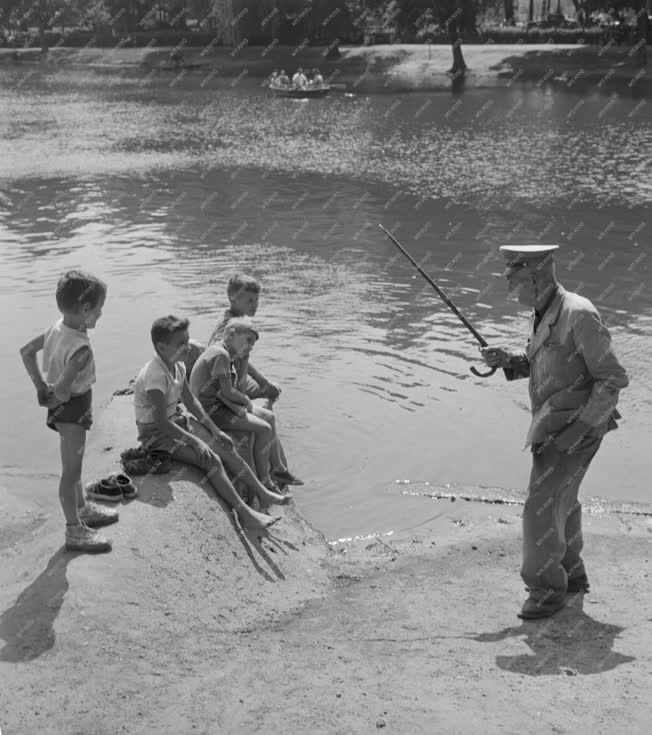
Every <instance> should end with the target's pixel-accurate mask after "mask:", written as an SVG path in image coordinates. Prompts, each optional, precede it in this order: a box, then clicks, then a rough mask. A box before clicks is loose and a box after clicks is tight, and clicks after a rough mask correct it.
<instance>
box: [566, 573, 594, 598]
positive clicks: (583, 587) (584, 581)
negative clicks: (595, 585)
mask: <svg viewBox="0 0 652 735" xmlns="http://www.w3.org/2000/svg"><path fill="white" fill-rule="evenodd" d="M590 587H591V585H590V584H589V578H588V577H587V576H586V574H583V575H582V576H581V577H575V578H574V579H569V580H568V587H567V591H568V593H569V594H571V595H574V594H577V593H578V592H584V593H587V592H588V591H589V588H590Z"/></svg>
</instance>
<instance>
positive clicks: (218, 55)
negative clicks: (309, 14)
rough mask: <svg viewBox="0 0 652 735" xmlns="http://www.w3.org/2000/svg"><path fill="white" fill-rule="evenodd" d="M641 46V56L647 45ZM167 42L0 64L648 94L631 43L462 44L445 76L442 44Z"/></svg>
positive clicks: (376, 85) (4, 54) (391, 86)
mask: <svg viewBox="0 0 652 735" xmlns="http://www.w3.org/2000/svg"><path fill="white" fill-rule="evenodd" d="M651 48H652V47H648V56H650V49H651ZM173 51H174V47H160V48H155V47H150V48H147V47H145V48H107V49H102V48H92V47H91V48H89V47H85V48H66V47H56V48H51V49H50V50H49V52H48V54H47V56H46V57H45V58H44V59H43V58H42V56H41V52H40V50H39V49H0V64H4V65H9V66H11V67H14V68H19V67H20V66H23V65H25V66H28V65H29V66H30V67H33V66H34V65H39V66H42V67H44V68H48V69H52V68H57V67H58V68H60V69H64V68H71V69H79V68H88V69H91V70H96V71H98V72H102V73H120V74H124V73H141V74H143V75H150V76H151V77H154V76H155V75H156V74H166V75H172V76H174V75H179V76H186V75H188V74H192V75H199V76H200V77H201V78H202V82H203V83H206V84H207V83H210V82H214V81H226V82H229V83H230V84H231V85H232V86H235V84H237V83H238V81H239V80H240V79H243V78H245V77H246V78H253V79H260V80H261V81H262V80H264V79H265V78H266V77H267V76H268V75H269V74H270V73H271V72H272V71H273V69H275V68H277V69H281V68H285V69H286V71H288V72H289V73H291V72H292V71H293V70H294V69H295V68H296V67H298V66H303V67H304V68H313V67H318V68H320V70H321V72H322V75H323V76H324V79H325V80H326V81H327V82H329V81H330V82H331V83H333V84H336V85H346V91H349V92H353V93H374V92H385V93H392V92H394V93H396V92H409V91H420V92H428V91H441V90H451V89H452V90H453V91H461V90H463V89H468V88H487V87H511V86H512V85H513V84H516V83H519V84H523V83H527V84H530V85H533V86H536V87H542V86H544V85H546V86H552V87H553V88H555V89H558V90H560V91H562V90H563V91H571V90H572V91H577V90H581V91H583V92H585V91H591V90H592V91H595V92H597V93H616V94H623V95H627V96H635V97H648V96H650V95H652V78H651V77H650V75H649V73H648V72H647V70H646V69H641V68H639V67H637V65H636V63H635V58H634V54H633V53H632V49H629V48H628V47H618V46H612V47H607V46H603V47H598V46H588V45H583V46H579V45H553V44H533V45H525V44H511V45H508V44H500V45H499V44H484V45H478V44H469V45H465V46H464V47H463V52H464V57H465V60H466V63H467V66H468V67H469V68H468V71H467V73H466V75H465V76H464V78H462V77H457V78H452V77H451V76H450V75H449V74H448V73H447V69H448V68H449V67H450V65H451V61H452V57H451V49H450V46H448V45H432V46H431V47H428V46H427V45H424V44H392V45H378V46H344V47H340V57H339V58H337V59H327V58H326V53H327V48H321V47H306V48H302V49H297V48H295V47H281V46H275V47H272V48H270V47H253V46H244V47H242V48H240V49H238V48H235V49H230V48H224V47H216V48H212V49H208V50H207V49H201V48H187V47H186V48H183V49H181V53H182V61H181V63H180V64H178V65H175V64H174V63H173V62H172V59H171V53H172V52H173Z"/></svg>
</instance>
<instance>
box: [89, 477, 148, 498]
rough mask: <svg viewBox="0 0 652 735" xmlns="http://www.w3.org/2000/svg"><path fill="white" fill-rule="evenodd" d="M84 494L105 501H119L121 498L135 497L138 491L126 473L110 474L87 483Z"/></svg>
mask: <svg viewBox="0 0 652 735" xmlns="http://www.w3.org/2000/svg"><path fill="white" fill-rule="evenodd" d="M86 495H87V496H88V497H89V498H92V499H93V500H103V501H104V502H105V503H119V502H120V501H121V500H123V499H124V500H131V499H132V498H135V497H136V495H138V492H137V490H136V488H135V487H134V484H133V482H132V481H131V478H130V477H128V476H127V475H110V476H109V477H104V478H102V479H101V480H96V481H95V482H91V483H90V484H89V485H87V486H86Z"/></svg>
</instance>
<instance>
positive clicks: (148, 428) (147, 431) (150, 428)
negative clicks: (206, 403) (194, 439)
mask: <svg viewBox="0 0 652 735" xmlns="http://www.w3.org/2000/svg"><path fill="white" fill-rule="evenodd" d="M170 420H171V421H172V422H174V423H175V424H176V425H177V426H180V427H181V428H182V429H185V430H186V431H189V432H190V433H192V426H191V425H190V421H189V420H188V417H187V416H186V414H185V413H182V412H181V411H179V412H178V413H177V414H176V415H175V416H172V417H171V419H170ZM136 426H137V427H138V441H139V442H140V443H141V444H142V445H143V446H144V447H145V449H147V450H150V449H164V450H165V451H167V452H172V450H173V449H174V448H175V447H177V446H179V445H181V444H183V443H184V442H183V440H181V439H175V438H173V437H170V436H165V434H162V433H161V432H160V431H159V428H158V426H157V425H156V424H138V423H137V424H136Z"/></svg>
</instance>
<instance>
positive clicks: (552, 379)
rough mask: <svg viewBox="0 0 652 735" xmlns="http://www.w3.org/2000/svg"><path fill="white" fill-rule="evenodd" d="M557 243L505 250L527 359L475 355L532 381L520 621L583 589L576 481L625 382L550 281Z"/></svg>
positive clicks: (605, 334) (586, 320)
mask: <svg viewBox="0 0 652 735" xmlns="http://www.w3.org/2000/svg"><path fill="white" fill-rule="evenodd" d="M557 248H558V246H557V245H523V246H512V245H505V246H502V247H501V248H500V250H501V251H502V253H503V255H504V256H505V257H506V259H507V270H506V273H505V275H506V276H507V283H508V288H509V292H510V293H513V292H517V294H518V300H519V302H520V303H521V304H523V305H524V306H528V307H532V308H533V309H534V313H533V315H532V316H533V319H532V327H531V331H530V338H529V340H528V344H527V347H526V350H525V353H524V354H513V353H510V352H509V351H507V350H505V349H502V348H495V347H486V348H484V349H482V355H483V357H484V359H485V362H486V363H487V365H489V366H490V367H500V368H503V370H504V372H505V377H506V378H507V380H515V379H517V378H525V377H529V388H530V399H531V402H532V423H531V425H530V429H529V431H528V435H527V440H526V444H525V446H526V447H527V446H530V447H531V451H532V472H531V475H530V484H529V487H528V492H527V497H526V500H525V506H524V508H523V566H522V568H521V576H522V578H523V581H524V582H525V584H526V585H527V589H528V591H529V598H528V599H527V600H526V602H525V604H524V605H523V608H522V609H521V611H520V612H519V613H518V616H519V617H520V618H526V619H529V618H544V617H548V616H549V615H552V614H554V613H555V612H557V611H558V610H560V609H561V608H562V607H564V600H565V596H566V593H567V592H568V593H577V592H587V591H588V588H589V582H588V578H587V576H586V571H585V569H584V562H583V561H582V557H581V556H580V552H581V550H582V506H581V504H580V502H579V500H578V491H579V487H580V483H581V481H582V478H583V476H584V474H585V472H586V470H587V468H588V466H589V464H590V463H591V460H592V459H593V457H594V456H595V454H596V452H597V451H598V449H599V447H600V444H601V442H602V438H603V436H604V435H605V433H606V432H608V431H610V430H611V429H615V428H617V424H616V421H615V419H619V418H620V414H619V413H618V411H617V409H616V404H617V402H618V393H619V391H620V390H621V389H622V388H625V387H626V386H627V384H628V382H629V380H628V377H627V373H626V371H625V369H624V368H623V366H622V365H621V364H620V362H619V361H618V358H617V357H616V355H615V353H614V350H613V347H612V344H611V337H610V335H609V330H608V329H607V327H606V326H605V323H604V321H603V320H602V317H601V316H600V314H599V313H598V311H597V310H596V308H595V307H594V306H593V304H592V303H591V302H590V301H589V300H588V299H585V298H584V297H583V296H579V295H578V294H576V293H571V292H570V291H566V290H565V289H564V288H563V287H562V286H561V285H560V284H559V282H558V281H557V279H556V276H555V267H554V263H553V252H554V251H555V250H556V249H557Z"/></svg>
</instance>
